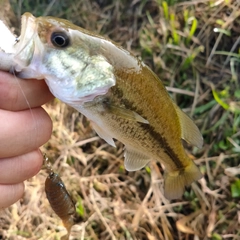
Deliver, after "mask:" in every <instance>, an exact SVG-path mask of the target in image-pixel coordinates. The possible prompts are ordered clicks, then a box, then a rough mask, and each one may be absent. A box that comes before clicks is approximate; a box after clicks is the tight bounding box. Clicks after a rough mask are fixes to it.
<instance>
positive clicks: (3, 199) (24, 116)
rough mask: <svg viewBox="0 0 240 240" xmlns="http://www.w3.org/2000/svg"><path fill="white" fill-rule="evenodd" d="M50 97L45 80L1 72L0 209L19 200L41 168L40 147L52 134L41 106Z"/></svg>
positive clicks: (50, 123)
mask: <svg viewBox="0 0 240 240" xmlns="http://www.w3.org/2000/svg"><path fill="white" fill-rule="evenodd" d="M19 85H21V88H22V90H21V88H20V86H19ZM22 91H23V92H24V94H25V97H24V95H23V93H22ZM52 98H53V96H52V94H51V93H50V92H49V90H48V87H47V85H46V84H45V81H39V80H21V79H17V78H16V77H15V76H13V75H11V74H9V73H6V72H1V71H0V209H1V208H5V207H8V206H10V205H12V204H13V203H15V202H16V201H18V200H19V199H20V198H21V197H22V195H23V192H24V183H23V181H25V180H26V179H28V178H31V177H32V176H34V175H36V174H37V173H38V171H39V170H40V169H41V166H42V162H43V156H42V154H41V152H40V150H39V147H40V146H41V145H43V144H44V143H45V142H47V141H48V139H49V138H50V136H51V132H52V121H51V119H50V117H49V116H48V114H47V113H46V112H45V110H44V109H43V108H41V105H42V104H44V103H46V102H48V101H49V100H51V99H52ZM27 102H29V105H30V107H31V110H30V109H29V106H28V103H27Z"/></svg>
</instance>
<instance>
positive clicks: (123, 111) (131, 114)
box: [109, 105, 149, 124]
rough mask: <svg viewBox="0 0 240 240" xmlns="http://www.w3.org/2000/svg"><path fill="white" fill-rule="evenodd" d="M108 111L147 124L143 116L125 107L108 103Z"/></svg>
mask: <svg viewBox="0 0 240 240" xmlns="http://www.w3.org/2000/svg"><path fill="white" fill-rule="evenodd" d="M109 111H110V112H111V113H112V114H115V115H118V116H120V117H122V118H125V119H128V120H131V121H136V122H141V123H145V124H149V122H148V120H146V119H145V118H143V117H142V116H140V115H139V114H138V113H136V112H134V111H132V110H129V109H126V108H122V107H117V106H113V105H110V106H109Z"/></svg>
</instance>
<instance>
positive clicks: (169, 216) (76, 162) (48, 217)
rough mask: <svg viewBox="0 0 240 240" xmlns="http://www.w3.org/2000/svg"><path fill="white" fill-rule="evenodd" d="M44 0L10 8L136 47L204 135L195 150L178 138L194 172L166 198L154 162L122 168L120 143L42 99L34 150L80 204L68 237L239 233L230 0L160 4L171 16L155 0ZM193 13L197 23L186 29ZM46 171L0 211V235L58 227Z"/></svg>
mask: <svg viewBox="0 0 240 240" xmlns="http://www.w3.org/2000/svg"><path fill="white" fill-rule="evenodd" d="M36 2H37V1H36ZM160 2H161V1H160ZM51 3H53V5H51V4H49V3H48V2H47V1H42V2H41V3H40V1H39V4H38V5H36V4H35V1H34V4H33V3H32V2H31V1H23V3H22V5H21V6H22V9H20V10H18V11H16V13H17V15H20V13H22V12H24V11H31V12H32V13H33V14H35V15H40V14H44V13H45V14H48V15H54V16H57V17H65V18H68V19H70V20H72V21H73V22H75V23H76V24H79V25H81V26H83V27H85V28H87V29H90V30H93V31H96V32H100V33H102V34H105V35H106V36H109V37H110V38H112V39H113V40H115V41H117V42H119V43H121V44H122V45H123V46H124V47H126V48H127V49H128V50H131V51H133V52H134V53H135V54H136V55H139V56H141V57H142V58H143V60H144V61H145V62H146V63H147V64H148V65H150V66H151V68H152V69H153V70H154V71H155V72H156V73H157V74H158V75H159V76H160V78H161V79H162V80H163V81H164V82H165V83H166V85H167V86H169V90H170V93H171V95H172V97H173V98H174V99H175V100H176V101H177V103H178V104H179V105H180V106H181V107H182V108H184V110H185V111H186V112H188V113H189V114H190V115H191V116H192V117H193V118H194V119H195V121H196V123H197V125H198V126H199V127H200V129H201V132H202V133H203V136H204V140H205V145H204V148H203V149H201V150H197V149H195V148H193V149H192V148H189V147H187V150H188V152H189V155H190V156H191V157H192V158H193V159H197V160H196V164H197V165H199V167H200V169H201V171H202V173H203V174H204V178H202V179H201V180H200V181H198V182H197V183H194V184H192V186H191V188H190V189H188V190H187V191H186V192H185V194H184V196H183V199H182V200H181V201H180V200H178V201H172V202H169V201H168V200H166V199H165V198H164V196H163V194H162V190H163V180H162V169H161V167H160V166H159V165H158V164H157V163H155V162H152V163H151V164H150V169H149V168H146V169H143V170H141V171H137V172H133V173H127V172H126V171H125V170H124V167H123V146H122V144H121V143H118V142H117V143H116V145H117V148H112V147H110V146H109V145H108V144H106V143H105V142H104V141H103V140H101V139H100V138H99V137H97V136H96V134H95V133H94V132H93V130H92V129H91V126H90V124H89V122H88V121H87V119H85V117H83V116H82V115H80V114H79V113H77V112H75V111H74V110H72V109H70V108H68V107H67V106H65V105H64V104H62V103H60V102H59V101H57V100H55V101H54V102H52V103H50V104H47V105H46V106H45V109H46V110H47V111H48V113H49V114H50V116H51V118H52V120H53V123H54V127H53V134H52V137H51V139H50V140H49V142H48V143H47V144H46V145H45V146H43V147H42V150H43V152H45V153H46V154H47V156H48V157H49V158H50V160H51V161H52V164H53V169H54V170H55V171H56V172H58V173H59V175H60V176H61V178H62V179H63V181H64V183H65V185H66V187H67V189H68V191H69V192H70V193H71V195H72V196H73V199H74V200H75V201H76V202H78V205H80V207H79V206H78V209H84V210H83V212H82V215H81V216H80V215H79V214H78V215H77V216H76V225H75V226H74V227H73V228H72V232H71V237H70V239H81V240H82V239H103V240H107V239H120V240H123V239H127V240H135V239H139V240H140V239H141V240H142V239H149V240H152V239H159V240H162V239H166V240H167V239H168V240H171V239H179V240H181V239H189V240H190V239H194V240H198V239H212V240H220V239H235V240H237V239H240V204H239V199H240V198H239V197H234V195H233V192H232V191H231V187H232V186H233V185H234V184H235V183H236V182H237V181H239V178H238V176H239V170H238V169H237V166H238V165H239V164H240V161H239V152H240V151H239V148H240V147H239V132H240V131H239V123H240V115H239V105H238V104H239V95H237V94H235V93H236V92H237V90H238V89H239V77H238V75H239V74H238V72H239V71H238V68H239V64H238V58H239V57H238V55H237V54H238V52H239V31H240V25H239V23H240V19H239V15H240V11H239V5H240V3H239V1H237V0H236V1H233V0H232V1H228V2H227V1H224V0H218V1H210V0H196V1H187V2H181V3H177V4H175V5H173V6H171V7H170V6H169V13H172V16H173V17H174V19H173V17H172V18H169V19H168V18H167V17H166V16H165V15H164V9H163V6H162V3H157V1H138V0H136V1H124V0H117V1H111V0H109V1H69V2H68V3H67V1H58V4H57V1H51ZM12 4H13V6H16V4H15V3H14V1H12ZM66 7H68V10H67V11H66ZM186 10H188V20H189V23H188V24H187V23H186V21H185V19H184V12H185V13H186ZM19 11H20V12H19ZM194 17H195V18H196V19H197V21H198V25H197V27H196V30H195V31H194V34H193V36H192V37H190V38H189V30H190V27H191V21H192V20H191V19H193V18H194ZM214 28H219V31H220V32H214V31H213V29H214ZM225 32H230V33H231V36H230V37H229V36H228V35H226V33H225ZM174 34H175V35H174ZM174 36H175V40H176V39H178V41H175V42H174ZM219 51H222V52H223V51H225V53H224V54H227V55H224V54H223V53H221V54H220V53H219ZM233 53H235V54H236V56H235V57H232V56H231V54H233ZM231 66H232V68H231ZM214 89H215V90H216V92H217V93H218V96H219V97H220V100H222V101H223V102H224V103H226V104H227V106H233V108H229V109H224V106H225V105H223V106H221V102H218V101H217V99H216V98H215V99H214V98H213V95H212V93H213V90H214ZM190 153H192V154H190ZM230 167H232V168H230ZM46 176H47V174H46V172H45V171H41V172H40V173H39V174H38V175H37V176H36V177H34V178H33V179H30V180H29V181H27V182H26V192H25V195H24V198H23V199H22V200H21V201H20V202H18V203H17V204H14V205H13V206H11V207H9V208H8V209H5V210H4V211H2V212H1V213H0V226H1V229H0V239H12V240H15V239H16V240H18V239H19V240H20V239H31V240H35V239H44V240H47V239H49V240H50V239H60V237H61V236H63V235H65V234H66V230H65V229H64V227H63V226H62V223H61V220H60V219H59V218H58V217H57V216H56V215H55V214H54V213H53V211H52V210H51V208H50V206H49V203H48V201H47V199H46V197H45V193H44V181H45V179H46ZM238 191H240V190H238ZM239 195H240V194H239Z"/></svg>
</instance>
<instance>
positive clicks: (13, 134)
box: [0, 107, 52, 158]
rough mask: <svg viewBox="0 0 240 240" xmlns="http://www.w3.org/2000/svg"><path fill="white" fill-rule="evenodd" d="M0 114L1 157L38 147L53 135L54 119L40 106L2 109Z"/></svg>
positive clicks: (11, 155)
mask: <svg viewBox="0 0 240 240" xmlns="http://www.w3.org/2000/svg"><path fill="white" fill-rule="evenodd" d="M0 116H1V117H0V126H1V128H0V154H1V158H7V157H14V156H18V155H22V154H24V153H27V152H31V151H33V150H35V149H38V148H39V147H40V146H41V145H43V144H44V143H45V142H47V141H48V139H49V138H50V136H51V132H52V121H51V119H50V117H49V116H48V114H47V113H46V112H45V110H44V109H42V108H40V107H39V108H34V109H31V110H24V111H20V112H10V111H5V110H0Z"/></svg>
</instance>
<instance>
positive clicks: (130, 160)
mask: <svg viewBox="0 0 240 240" xmlns="http://www.w3.org/2000/svg"><path fill="white" fill-rule="evenodd" d="M124 157H125V160H124V166H125V168H126V170H127V171H129V172H132V171H137V170H139V169H141V168H143V167H145V166H146V165H147V164H148V162H149V161H150V159H149V157H147V156H146V155H144V154H142V153H140V152H137V151H136V150H133V149H131V148H128V147H126V149H125V152H124Z"/></svg>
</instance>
